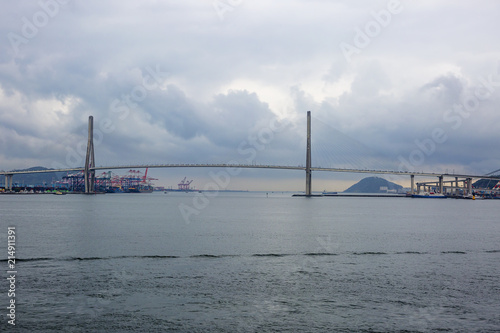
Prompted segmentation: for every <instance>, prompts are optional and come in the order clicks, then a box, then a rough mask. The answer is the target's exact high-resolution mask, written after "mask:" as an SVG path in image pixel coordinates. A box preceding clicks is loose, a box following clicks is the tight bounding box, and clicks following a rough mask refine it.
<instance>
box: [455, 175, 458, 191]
mask: <svg viewBox="0 0 500 333" xmlns="http://www.w3.org/2000/svg"><path fill="white" fill-rule="evenodd" d="M455 186H456V187H455V195H458V177H455Z"/></svg>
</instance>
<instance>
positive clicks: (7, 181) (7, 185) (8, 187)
mask: <svg viewBox="0 0 500 333" xmlns="http://www.w3.org/2000/svg"><path fill="white" fill-rule="evenodd" d="M13 176H14V175H8V174H6V175H5V191H12V177H13Z"/></svg>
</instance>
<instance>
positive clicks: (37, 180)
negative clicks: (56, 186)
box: [0, 166, 66, 186]
mask: <svg viewBox="0 0 500 333" xmlns="http://www.w3.org/2000/svg"><path fill="white" fill-rule="evenodd" d="M38 170H50V169H48V168H44V167H41V166H36V167H32V168H28V169H22V170H9V171H38ZM65 174H66V173H65V172H47V173H31V174H23V175H14V176H13V177H12V182H13V183H14V184H15V183H18V184H20V185H42V184H44V183H45V184H48V185H50V184H51V183H52V181H58V180H61V179H62V177H63V176H64V175H65ZM4 184H5V177H3V176H1V177H0V185H1V186H4Z"/></svg>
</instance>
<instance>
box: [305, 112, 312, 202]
mask: <svg viewBox="0 0 500 333" xmlns="http://www.w3.org/2000/svg"><path fill="white" fill-rule="evenodd" d="M311 176H312V174H311V111H307V146H306V196H307V197H310V196H311V187H312V183H311V180H312V177H311Z"/></svg>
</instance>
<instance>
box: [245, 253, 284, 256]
mask: <svg viewBox="0 0 500 333" xmlns="http://www.w3.org/2000/svg"><path fill="white" fill-rule="evenodd" d="M287 255H288V254H279V253H256V254H253V255H252V257H285V256H287Z"/></svg>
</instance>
